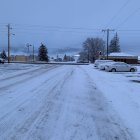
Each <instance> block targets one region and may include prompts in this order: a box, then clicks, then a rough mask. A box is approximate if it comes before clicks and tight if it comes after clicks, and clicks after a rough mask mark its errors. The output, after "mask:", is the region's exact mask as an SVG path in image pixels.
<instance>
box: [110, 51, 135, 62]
mask: <svg viewBox="0 0 140 140" xmlns="http://www.w3.org/2000/svg"><path fill="white" fill-rule="evenodd" d="M108 59H110V60H114V61H121V62H125V63H128V64H137V63H138V56H135V55H130V54H126V53H110V54H109V56H108Z"/></svg>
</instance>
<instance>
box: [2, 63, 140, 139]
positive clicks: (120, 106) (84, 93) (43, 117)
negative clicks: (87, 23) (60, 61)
mask: <svg viewBox="0 0 140 140" xmlns="http://www.w3.org/2000/svg"><path fill="white" fill-rule="evenodd" d="M139 73H140V71H138V72H137V73H108V72H104V71H99V70H97V69H95V68H94V67H93V65H89V66H88V65H87V66H68V65H67V66H59V65H31V64H29V65H27V64H4V65H0V140H140V134H139V130H140V88H139V87H140V83H136V82H133V80H139V79H140V78H139V77H140V74H139ZM133 76H134V77H133ZM133 78H134V79H133Z"/></svg>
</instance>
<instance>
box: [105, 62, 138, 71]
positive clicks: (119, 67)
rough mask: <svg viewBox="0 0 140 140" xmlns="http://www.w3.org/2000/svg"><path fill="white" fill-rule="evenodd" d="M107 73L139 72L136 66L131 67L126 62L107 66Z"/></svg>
mask: <svg viewBox="0 0 140 140" xmlns="http://www.w3.org/2000/svg"><path fill="white" fill-rule="evenodd" d="M105 70H106V71H111V72H116V71H123V72H127V71H128V72H135V71H137V68H136V67H134V66H131V65H129V64H126V63H124V62H116V63H112V64H107V65H106V66H105Z"/></svg>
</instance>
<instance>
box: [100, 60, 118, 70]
mask: <svg viewBox="0 0 140 140" xmlns="http://www.w3.org/2000/svg"><path fill="white" fill-rule="evenodd" d="M114 63H117V62H115V61H113V62H105V63H101V64H99V65H98V68H99V69H100V70H105V66H107V65H109V64H114Z"/></svg>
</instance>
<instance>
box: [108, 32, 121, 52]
mask: <svg viewBox="0 0 140 140" xmlns="http://www.w3.org/2000/svg"><path fill="white" fill-rule="evenodd" d="M108 50H109V53H113V52H120V51H121V50H120V44H119V37H118V34H117V33H116V34H115V36H114V37H113V39H112V40H111V41H110V45H109V48H108Z"/></svg>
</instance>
